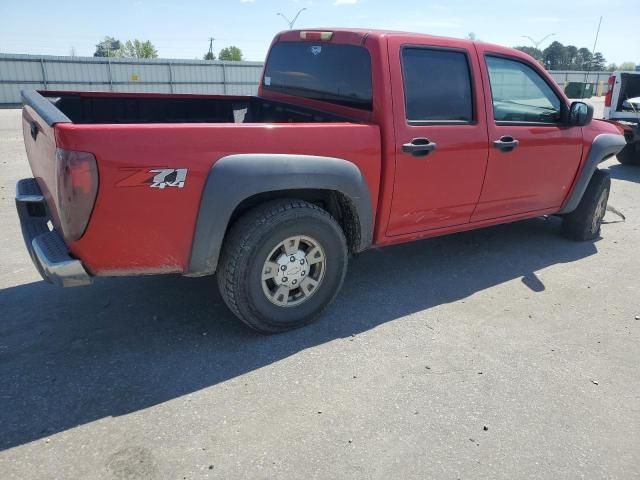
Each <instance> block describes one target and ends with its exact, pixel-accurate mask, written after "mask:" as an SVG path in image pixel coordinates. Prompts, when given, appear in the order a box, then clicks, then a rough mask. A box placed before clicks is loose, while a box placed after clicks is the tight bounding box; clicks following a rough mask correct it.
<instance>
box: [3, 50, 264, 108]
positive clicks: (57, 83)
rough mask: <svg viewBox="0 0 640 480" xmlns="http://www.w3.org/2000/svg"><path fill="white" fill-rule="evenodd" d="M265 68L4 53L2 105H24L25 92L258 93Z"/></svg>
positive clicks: (256, 64) (246, 64) (252, 64)
mask: <svg viewBox="0 0 640 480" xmlns="http://www.w3.org/2000/svg"><path fill="white" fill-rule="evenodd" d="M262 67H263V63H262V62H221V61H215V60H214V61H208V60H169V59H161V60H160V59H149V60H146V59H145V60H142V59H122V58H94V57H57V56H39V55H14V54H1V53H0V106H14V105H19V104H20V101H21V100H20V91H21V90H24V89H38V90H83V91H103V92H105V91H106V92H109V91H113V92H155V93H200V94H228V95H253V94H255V93H256V91H257V88H258V84H259V82H260V74H261V72H262Z"/></svg>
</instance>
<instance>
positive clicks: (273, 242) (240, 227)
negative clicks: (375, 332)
mask: <svg viewBox="0 0 640 480" xmlns="http://www.w3.org/2000/svg"><path fill="white" fill-rule="evenodd" d="M347 253H348V252H347V242H346V240H345V237H344V234H343V232H342V229H341V228H340V225H338V223H337V222H336V221H335V219H334V218H333V217H332V216H331V215H330V214H329V213H328V212H326V211H325V210H323V209H321V208H320V207H318V206H316V205H313V204H311V203H308V202H305V201H302V200H275V201H272V202H268V203H266V204H264V205H261V206H259V207H257V208H255V209H254V210H251V211H250V212H248V213H247V214H245V215H243V216H242V217H241V218H240V219H239V220H238V221H237V222H236V223H235V225H234V226H233V227H232V228H231V231H230V232H229V235H228V237H227V239H226V240H225V243H224V247H223V251H222V256H221V259H220V263H219V265H218V272H217V278H218V287H219V289H220V293H221V295H222V298H223V299H224V301H225V303H226V304H227V306H228V307H229V308H230V309H231V311H232V312H233V313H234V314H235V315H236V316H237V317H238V318H239V319H240V320H242V321H243V322H244V323H246V324H247V325H248V326H250V327H251V328H253V329H255V330H258V331H259V332H261V333H278V332H284V331H287V330H292V329H294V328H298V327H301V326H303V325H306V324H307V323H309V322H311V321H312V320H314V319H315V318H316V317H317V316H318V314H319V313H320V312H321V311H322V310H324V309H325V308H326V307H327V306H328V305H329V304H331V302H332V301H333V300H334V298H335V297H336V295H337V293H338V291H339V290H340V287H341V286H342V282H343V281H344V277H345V274H346V270H347Z"/></svg>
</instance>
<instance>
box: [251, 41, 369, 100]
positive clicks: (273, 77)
mask: <svg viewBox="0 0 640 480" xmlns="http://www.w3.org/2000/svg"><path fill="white" fill-rule="evenodd" d="M262 86H263V88H265V89H267V90H273V91H277V92H282V93H286V94H289V95H296V96H299V97H305V98H311V99H314V100H322V101H325V102H331V103H335V104H338V105H344V106H347V107H353V108H360V109H363V110H371V108H372V88H371V58H370V56H369V52H368V51H367V49H366V48H363V47H356V46H353V45H332V44H326V43H322V42H318V43H311V42H281V43H276V44H275V45H274V46H273V48H272V49H271V52H270V54H269V58H268V59H267V64H266V66H265V73H264V80H263V85H262Z"/></svg>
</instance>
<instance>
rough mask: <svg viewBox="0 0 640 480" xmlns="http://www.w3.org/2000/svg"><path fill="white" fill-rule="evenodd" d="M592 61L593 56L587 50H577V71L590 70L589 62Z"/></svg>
mask: <svg viewBox="0 0 640 480" xmlns="http://www.w3.org/2000/svg"><path fill="white" fill-rule="evenodd" d="M592 61H593V55H592V54H591V50H589V49H588V48H584V47H582V48H580V49H578V58H577V61H576V67H577V70H589V69H590V68H591V62H592Z"/></svg>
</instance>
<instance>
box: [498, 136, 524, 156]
mask: <svg viewBox="0 0 640 480" xmlns="http://www.w3.org/2000/svg"><path fill="white" fill-rule="evenodd" d="M519 144H520V142H519V141H518V140H516V139H515V138H513V137H510V136H509V135H505V136H503V137H500V139H498V140H495V141H494V142H493V146H494V147H496V148H498V149H500V150H502V151H503V152H510V151H512V150H513V149H514V148H516V147H517V146H518V145H519Z"/></svg>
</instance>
